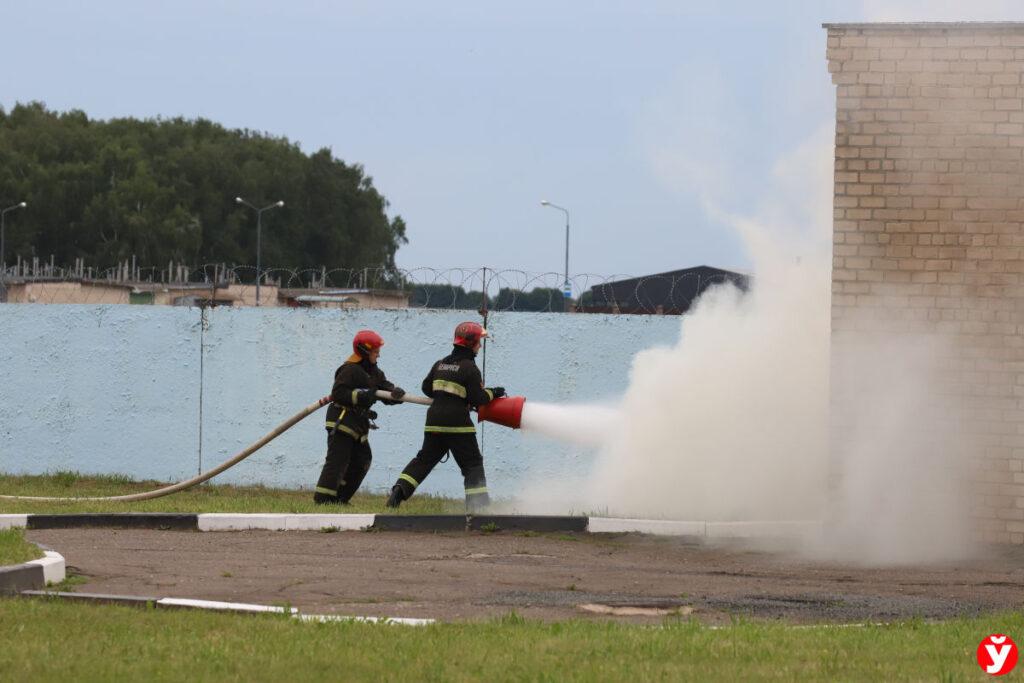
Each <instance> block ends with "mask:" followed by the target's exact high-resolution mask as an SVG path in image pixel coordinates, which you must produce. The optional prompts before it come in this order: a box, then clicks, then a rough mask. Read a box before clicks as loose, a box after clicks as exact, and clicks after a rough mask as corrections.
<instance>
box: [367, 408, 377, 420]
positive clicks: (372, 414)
mask: <svg viewBox="0 0 1024 683" xmlns="http://www.w3.org/2000/svg"><path fill="white" fill-rule="evenodd" d="M366 417H368V418H370V419H371V420H376V419H377V411H376V410H367V411H366Z"/></svg>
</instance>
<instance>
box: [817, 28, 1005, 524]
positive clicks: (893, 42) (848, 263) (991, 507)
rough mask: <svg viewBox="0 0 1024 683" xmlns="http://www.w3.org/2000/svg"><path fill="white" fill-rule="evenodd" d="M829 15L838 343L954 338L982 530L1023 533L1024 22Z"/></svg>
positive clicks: (954, 380) (953, 364)
mask: <svg viewBox="0 0 1024 683" xmlns="http://www.w3.org/2000/svg"><path fill="white" fill-rule="evenodd" d="M825 28H826V29H827V31H828V49H827V55H828V68H829V72H830V73H831V74H832V81H833V83H834V84H835V85H836V146H835V200H834V210H835V214H834V229H833V236H834V240H833V241H834V248H833V270H832V291H833V295H832V333H833V348H834V349H837V348H838V349H841V348H843V345H844V344H846V343H848V342H850V341H851V340H853V339H856V338H857V336H858V335H863V334H866V333H872V334H878V333H883V334H892V335H899V334H911V333H919V334H941V335H943V336H945V337H946V338H948V339H951V340H953V341H954V342H955V349H956V350H955V353H954V354H953V357H952V358H951V359H949V361H950V362H948V363H946V364H945V365H944V370H946V371H948V373H950V380H951V381H950V384H949V386H950V387H953V389H954V391H955V392H956V393H957V394H958V396H959V399H960V406H961V408H960V413H959V416H958V419H959V427H960V429H961V430H962V432H963V434H964V435H965V443H966V444H968V446H967V447H968V449H969V452H968V453H967V457H968V459H969V460H970V465H971V474H970V475H969V477H970V479H971V480H972V482H973V483H972V485H971V487H970V490H971V507H972V512H973V516H974V518H975V521H976V527H977V528H978V529H979V531H980V533H981V536H982V537H983V538H984V539H985V540H988V541H994V542H1002V543H1007V542H1009V543H1024V249H1022V248H1024V80H1022V74H1024V24H1020V23H982V24H978V23H955V24H935V23H921V24H825ZM834 353H835V352H834ZM842 390H843V388H842V387H841V386H838V387H837V386H835V385H834V386H833V397H835V396H836V394H837V393H839V392H842ZM834 402H835V398H834Z"/></svg>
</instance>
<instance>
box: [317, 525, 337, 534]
mask: <svg viewBox="0 0 1024 683" xmlns="http://www.w3.org/2000/svg"><path fill="white" fill-rule="evenodd" d="M339 531H341V527H339V526H322V527H320V533H322V534H336V533H338V532H339Z"/></svg>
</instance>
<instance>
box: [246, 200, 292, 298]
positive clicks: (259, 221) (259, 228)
mask: <svg viewBox="0 0 1024 683" xmlns="http://www.w3.org/2000/svg"><path fill="white" fill-rule="evenodd" d="M235 203H236V204H244V205H245V206H248V207H249V208H250V209H252V210H253V211H255V212H256V305H257V306H259V305H260V276H261V275H262V274H263V270H262V268H261V264H260V246H261V242H262V239H263V212H264V211H266V210H267V209H276V208H279V207H282V206H284V202H274V203H273V204H268V205H267V206H264V207H263V208H262V209H258V208H256V207H255V206H253V205H252V204H250V203H249V202H247V201H245V200H244V199H242V198H241V197H235Z"/></svg>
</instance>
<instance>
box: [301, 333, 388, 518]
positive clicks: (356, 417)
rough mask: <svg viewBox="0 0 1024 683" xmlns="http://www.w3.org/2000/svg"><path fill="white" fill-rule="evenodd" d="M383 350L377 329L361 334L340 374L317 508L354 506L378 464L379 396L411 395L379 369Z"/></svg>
mask: <svg viewBox="0 0 1024 683" xmlns="http://www.w3.org/2000/svg"><path fill="white" fill-rule="evenodd" d="M383 345H384V340H383V339H381V336H380V335H379V334H377V333H376V332H374V331H373V330H361V331H359V332H358V333H356V336H355V338H353V339H352V351H353V353H352V355H351V356H349V358H348V360H346V361H345V362H344V363H343V364H342V365H341V367H339V368H338V369H337V370H336V371H335V373H334V387H333V388H332V389H331V398H332V399H333V400H332V402H331V404H330V405H329V406H328V407H327V460H326V461H325V462H324V468H323V470H322V471H321V472H320V479H319V481H317V483H316V489H315V491H314V493H313V502H314V503H321V504H329V503H335V504H339V503H340V504H345V503H348V501H349V499H350V498H351V497H352V496H353V494H355V492H356V491H357V490H358V489H359V485H360V484H362V483H363V477H365V476H366V473H367V472H368V471H369V470H370V461H371V460H372V459H373V454H372V453H371V452H370V443H369V433H370V429H371V421H372V420H374V419H376V417H377V413H375V412H374V411H372V410H370V407H371V406H372V405H373V404H374V403H375V402H376V401H377V395H376V393H375V392H376V391H377V390H378V389H382V390H384V391H390V392H391V395H392V396H393V397H394V398H396V399H400V398H402V397H403V396H405V391H404V390H403V389H401V388H399V387H396V386H395V385H394V384H392V383H391V382H389V381H388V380H387V378H386V377H385V376H384V373H383V372H382V371H381V369H380V368H379V367H377V358H378V357H379V356H380V347H381V346H383ZM383 402H384V403H385V404H387V405H395V404H397V403H401V401H397V400H395V401H391V400H386V399H384V400H383ZM374 428H375V427H374Z"/></svg>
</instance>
